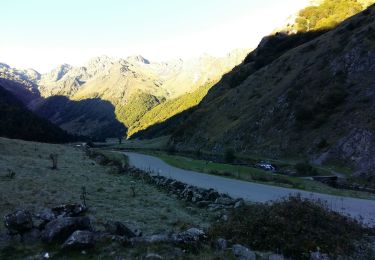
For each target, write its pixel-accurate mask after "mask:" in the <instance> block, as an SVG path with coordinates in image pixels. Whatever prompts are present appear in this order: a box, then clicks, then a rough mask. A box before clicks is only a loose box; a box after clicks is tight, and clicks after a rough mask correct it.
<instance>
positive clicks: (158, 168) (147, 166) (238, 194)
mask: <svg viewBox="0 0 375 260" xmlns="http://www.w3.org/2000/svg"><path fill="white" fill-rule="evenodd" d="M126 155H127V156H128V157H129V163H130V165H131V166H134V167H136V168H139V169H142V170H146V171H152V172H154V173H155V174H159V175H162V176H165V177H170V178H172V179H175V180H178V181H181V182H184V183H186V184H190V185H194V186H197V187H201V188H213V189H215V190H217V191H219V192H221V193H227V194H228V195H230V196H232V197H233V198H243V199H245V200H247V201H252V202H266V201H273V200H277V199H280V198H283V197H286V196H289V195H293V194H301V196H303V197H305V198H311V199H316V200H323V201H325V202H326V203H327V205H328V207H329V208H331V209H332V210H334V211H336V212H339V213H341V214H345V215H350V216H352V217H354V218H361V217H362V218H363V222H364V223H365V224H367V225H370V226H375V201H373V200H365V199H356V198H351V197H341V196H334V195H327V194H320V193H313V192H306V191H302V190H296V189H288V188H282V187H276V186H270V185H264V184H258V183H252V182H246V181H241V180H235V179H229V178H224V177H220V176H215V175H209V174H205V173H199V172H193V171H187V170H183V169H180V168H176V167H173V166H171V165H169V164H167V163H165V162H164V161H162V160H161V159H159V158H157V157H154V156H149V155H144V154H138V153H132V152H126Z"/></svg>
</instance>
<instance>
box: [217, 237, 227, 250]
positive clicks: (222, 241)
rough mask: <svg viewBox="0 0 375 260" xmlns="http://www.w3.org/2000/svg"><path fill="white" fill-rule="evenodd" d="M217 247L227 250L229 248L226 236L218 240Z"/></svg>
mask: <svg viewBox="0 0 375 260" xmlns="http://www.w3.org/2000/svg"><path fill="white" fill-rule="evenodd" d="M215 247H216V248H217V249H218V250H221V251H225V250H227V248H228V241H227V240H225V239H224V238H219V239H218V240H216V243H215Z"/></svg>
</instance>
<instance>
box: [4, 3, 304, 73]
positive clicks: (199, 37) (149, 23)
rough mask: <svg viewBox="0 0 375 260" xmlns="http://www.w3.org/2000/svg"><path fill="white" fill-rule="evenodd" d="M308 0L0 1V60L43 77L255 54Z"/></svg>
mask: <svg viewBox="0 0 375 260" xmlns="http://www.w3.org/2000/svg"><path fill="white" fill-rule="evenodd" d="M306 2H308V1H307V0H100V1H99V0H64V1H61V0H59V1H57V0H32V1H30V0H11V1H0V10H1V20H2V24H3V26H2V29H1V36H0V37H1V40H0V62H4V63H7V64H8V65H10V66H12V67H17V68H34V69H36V70H37V71H39V72H47V71H49V70H51V69H53V68H54V67H56V66H58V65H59V64H62V63H68V64H71V65H75V66H78V65H82V64H84V63H85V62H86V61H88V60H89V59H91V58H93V57H96V56H101V55H107V56H110V57H115V58H126V57H128V56H131V55H142V56H143V57H145V58H147V59H149V60H152V61H167V60H170V59H176V58H182V59H188V58H193V57H198V56H200V55H202V54H210V55H214V56H223V55H225V54H227V53H228V52H230V51H231V50H234V49H237V48H253V47H256V45H257V44H258V43H259V41H260V40H261V38H262V37H263V36H265V35H267V34H269V33H271V32H272V31H273V30H274V29H275V28H276V27H279V26H281V25H282V24H283V23H284V22H285V20H286V18H287V17H288V16H289V15H291V14H293V13H295V12H296V11H298V10H299V9H301V8H302V7H303V6H305V5H306Z"/></svg>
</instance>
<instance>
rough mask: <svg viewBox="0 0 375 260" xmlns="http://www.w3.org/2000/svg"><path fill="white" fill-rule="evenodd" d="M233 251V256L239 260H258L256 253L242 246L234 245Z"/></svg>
mask: <svg viewBox="0 0 375 260" xmlns="http://www.w3.org/2000/svg"><path fill="white" fill-rule="evenodd" d="M232 251H233V255H234V256H235V257H236V258H237V259H239V260H256V255H255V253H254V252H253V251H251V250H250V249H248V248H247V247H244V246H242V245H239V244H235V245H233V247H232Z"/></svg>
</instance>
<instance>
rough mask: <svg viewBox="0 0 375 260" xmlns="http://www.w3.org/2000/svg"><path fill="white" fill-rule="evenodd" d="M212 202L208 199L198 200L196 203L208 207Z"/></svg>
mask: <svg viewBox="0 0 375 260" xmlns="http://www.w3.org/2000/svg"><path fill="white" fill-rule="evenodd" d="M210 204H211V201H208V200H202V201H198V202H197V203H196V205H197V206H198V207H199V208H206V207H208V205H210Z"/></svg>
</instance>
